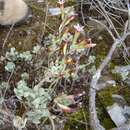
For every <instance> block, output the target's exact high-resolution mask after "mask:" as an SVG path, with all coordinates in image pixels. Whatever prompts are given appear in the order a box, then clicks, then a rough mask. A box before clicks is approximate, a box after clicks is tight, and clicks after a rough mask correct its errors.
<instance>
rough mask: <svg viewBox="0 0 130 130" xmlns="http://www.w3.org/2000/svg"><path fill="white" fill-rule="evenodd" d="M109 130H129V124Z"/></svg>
mask: <svg viewBox="0 0 130 130" xmlns="http://www.w3.org/2000/svg"><path fill="white" fill-rule="evenodd" d="M111 130H130V124H125V125H123V126H120V127H118V128H113V129H111Z"/></svg>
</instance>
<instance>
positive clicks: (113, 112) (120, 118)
mask: <svg viewBox="0 0 130 130" xmlns="http://www.w3.org/2000/svg"><path fill="white" fill-rule="evenodd" d="M107 112H108V114H109V116H110V117H111V119H112V121H113V122H114V123H115V125H116V126H117V127H119V126H122V125H124V124H125V122H126V121H127V119H126V117H125V116H124V115H123V108H122V107H121V106H119V105H118V104H117V103H114V104H113V105H112V106H109V107H107Z"/></svg>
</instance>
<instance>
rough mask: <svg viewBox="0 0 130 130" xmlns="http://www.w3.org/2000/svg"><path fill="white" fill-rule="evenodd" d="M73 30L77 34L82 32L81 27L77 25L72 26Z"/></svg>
mask: <svg viewBox="0 0 130 130" xmlns="http://www.w3.org/2000/svg"><path fill="white" fill-rule="evenodd" d="M74 28H75V29H76V31H77V32H82V31H83V28H84V27H83V26H80V25H79V24H76V25H74Z"/></svg>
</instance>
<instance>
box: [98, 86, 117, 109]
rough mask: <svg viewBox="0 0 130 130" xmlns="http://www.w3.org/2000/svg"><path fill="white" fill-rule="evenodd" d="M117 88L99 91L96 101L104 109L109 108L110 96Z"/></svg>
mask: <svg viewBox="0 0 130 130" xmlns="http://www.w3.org/2000/svg"><path fill="white" fill-rule="evenodd" d="M118 89H119V88H118V87H117V86H116V87H108V88H107V89H104V90H101V91H100V92H98V96H97V100H98V101H99V100H100V102H101V103H102V104H103V106H104V107H107V106H110V105H112V104H113V100H112V94H114V93H116V92H117V91H118Z"/></svg>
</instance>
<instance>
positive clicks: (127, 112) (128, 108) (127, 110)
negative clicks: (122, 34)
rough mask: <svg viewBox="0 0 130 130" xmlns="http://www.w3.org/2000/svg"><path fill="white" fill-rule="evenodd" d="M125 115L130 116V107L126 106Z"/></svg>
mask: <svg viewBox="0 0 130 130" xmlns="http://www.w3.org/2000/svg"><path fill="white" fill-rule="evenodd" d="M123 113H124V114H125V115H128V116H130V106H125V107H124V109H123Z"/></svg>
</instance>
